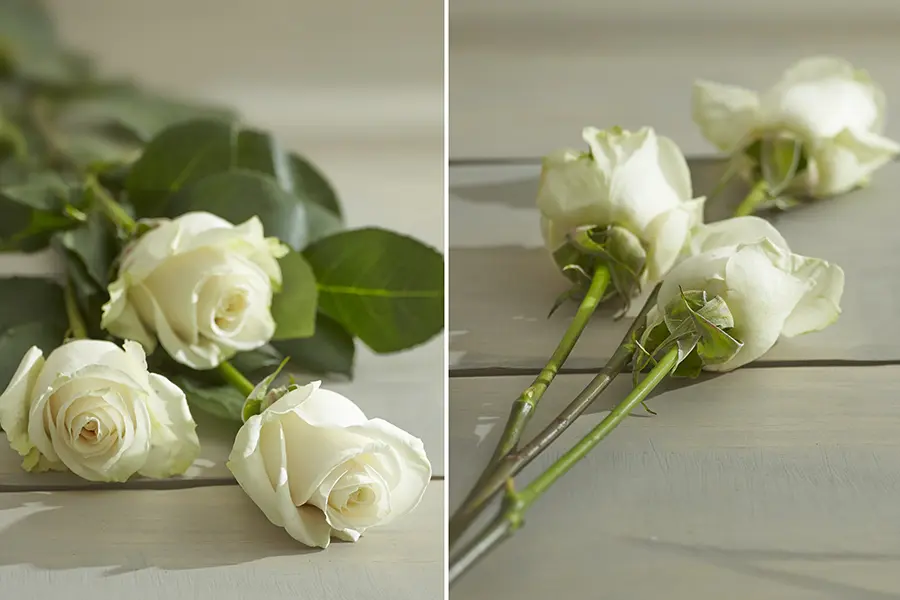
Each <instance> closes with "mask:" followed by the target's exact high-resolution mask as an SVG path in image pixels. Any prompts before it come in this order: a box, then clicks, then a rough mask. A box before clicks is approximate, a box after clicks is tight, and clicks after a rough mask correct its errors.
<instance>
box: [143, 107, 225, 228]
mask: <svg viewBox="0 0 900 600" xmlns="http://www.w3.org/2000/svg"><path fill="white" fill-rule="evenodd" d="M236 139H237V128H236V126H235V125H234V124H233V123H229V122H225V121H217V120H199V121H189V122H187V123H180V124H177V125H173V126H172V127H169V128H167V129H165V130H163V131H162V132H161V133H160V134H159V135H157V136H156V137H155V138H153V140H151V141H150V143H149V144H148V145H147V147H146V148H145V149H144V152H143V154H142V155H141V157H140V158H139V159H138V160H137V162H136V163H135V164H134V166H133V167H132V169H131V173H130V174H129V176H128V181H127V187H128V192H129V195H130V199H131V201H132V203H133V204H134V206H135V208H136V209H137V210H138V214H139V215H141V216H159V215H161V214H163V212H164V209H165V203H166V200H167V199H168V197H169V196H170V195H171V194H173V193H174V192H177V191H178V190H180V189H181V188H182V187H184V186H185V185H187V184H190V183H194V182H196V181H199V180H200V179H202V178H204V177H206V176H208V175H214V174H216V173H222V172H223V171H228V170H230V169H231V168H232V167H233V166H234V165H235V156H236V149H235V143H236Z"/></svg>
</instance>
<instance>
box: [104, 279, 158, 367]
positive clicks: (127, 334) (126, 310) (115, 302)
mask: <svg viewBox="0 0 900 600" xmlns="http://www.w3.org/2000/svg"><path fill="white" fill-rule="evenodd" d="M108 291H109V301H107V302H106V304H104V305H103V311H102V318H101V320H100V327H102V328H103V329H105V330H107V331H109V332H110V333H111V334H113V335H114V336H116V337H118V338H122V339H125V340H134V341H136V342H138V343H140V344H141V345H142V346H144V348H146V349H147V351H148V352H153V350H154V349H155V348H156V338H154V337H153V335H152V334H151V333H150V332H149V331H147V327H146V326H145V325H144V323H143V321H141V317H140V315H139V314H138V311H137V308H136V307H135V306H134V304H132V303H131V302H130V301H129V298H128V284H127V283H126V281H125V278H122V277H120V278H119V279H117V280H116V281H114V282H113V283H111V284H110V286H109V290H108Z"/></svg>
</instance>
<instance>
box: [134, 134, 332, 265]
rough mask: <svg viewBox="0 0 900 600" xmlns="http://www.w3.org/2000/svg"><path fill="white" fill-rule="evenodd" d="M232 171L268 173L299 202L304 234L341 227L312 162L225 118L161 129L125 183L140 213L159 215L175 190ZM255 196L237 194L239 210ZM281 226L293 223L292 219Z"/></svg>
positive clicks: (327, 187) (310, 236)
mask: <svg viewBox="0 0 900 600" xmlns="http://www.w3.org/2000/svg"><path fill="white" fill-rule="evenodd" d="M235 171H243V172H246V171H252V172H255V173H257V174H261V175H268V176H269V178H270V179H271V180H272V181H275V182H276V185H277V186H279V187H280V188H281V189H282V190H283V191H284V192H287V193H286V194H283V195H282V196H281V198H282V199H283V200H287V199H293V202H294V203H296V204H299V205H301V206H303V207H304V209H305V210H304V212H305V213H306V220H305V227H306V229H307V239H309V240H315V239H319V238H322V237H325V236H328V235H330V234H331V233H334V232H335V231H338V230H339V229H340V228H341V226H342V225H341V219H340V207H339V206H338V204H337V198H336V197H335V196H334V191H333V190H332V189H331V186H330V185H329V184H328V182H327V181H326V180H325V179H324V177H322V175H321V174H320V173H319V172H318V171H316V170H315V168H314V167H313V166H312V165H310V164H309V163H307V162H306V161H304V160H303V159H300V158H299V157H296V156H293V155H287V154H285V153H284V152H283V151H282V150H281V149H280V147H279V145H278V144H277V143H276V141H275V140H274V139H273V138H272V137H271V136H270V135H268V134H266V133H263V132H260V131H256V130H252V129H243V130H241V129H239V128H238V127H237V125H236V124H234V123H230V122H225V121H212V120H197V121H189V122H186V123H180V124H177V125H174V126H172V127H169V128H168V129H166V130H164V131H163V132H162V133H160V134H159V135H158V136H156V137H155V138H154V139H153V140H152V141H151V142H150V143H149V144H148V146H147V148H146V149H145V150H144V153H143V155H142V156H141V157H140V159H138V161H137V162H136V163H135V165H134V167H133V168H132V171H131V174H130V175H129V177H128V181H127V188H128V191H129V195H130V198H131V200H132V202H133V204H134V206H135V207H136V209H137V211H138V214H139V215H140V216H160V215H163V214H166V213H171V212H174V209H168V210H167V207H166V205H167V202H168V200H169V198H171V197H172V196H173V194H174V193H175V192H177V191H179V190H181V189H182V188H186V187H187V186H188V185H190V184H193V183H196V182H199V181H200V180H202V179H204V178H207V177H209V176H212V175H217V174H221V173H228V172H235ZM255 202H256V199H255V198H253V197H252V196H251V197H245V198H244V199H243V204H245V205H246V206H247V208H246V210H245V211H244V213H245V214H250V213H253V212H254V210H255V208H256V206H255ZM282 227H283V228H288V229H290V230H296V229H297V228H298V226H297V225H296V224H293V225H291V224H286V225H282ZM266 231H267V233H269V234H270V235H277V234H275V233H272V232H270V231H269V229H268V228H267V230H266ZM279 237H281V236H279ZM282 239H285V238H282ZM292 245H293V244H292ZM294 247H295V248H300V247H301V246H294Z"/></svg>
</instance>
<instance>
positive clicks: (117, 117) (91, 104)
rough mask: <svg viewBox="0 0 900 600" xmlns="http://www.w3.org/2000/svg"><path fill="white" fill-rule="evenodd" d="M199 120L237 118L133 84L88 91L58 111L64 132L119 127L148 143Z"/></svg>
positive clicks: (119, 84)
mask: <svg viewBox="0 0 900 600" xmlns="http://www.w3.org/2000/svg"><path fill="white" fill-rule="evenodd" d="M200 118H210V119H221V120H233V119H234V115H233V114H232V113H231V112H230V111H228V110H224V109H220V108H217V107H206V106H200V105H195V104H190V103H184V102H179V101H176V100H172V99H170V98H166V97H164V96H160V95H157V94H153V93H150V92H147V91H146V90H142V89H140V88H137V87H135V86H133V85H131V84H130V83H112V84H105V85H100V86H94V87H91V88H88V89H85V90H83V91H80V92H79V93H77V94H76V95H74V96H72V97H70V98H69V99H67V100H66V101H65V103H63V105H62V106H61V107H60V109H59V113H58V115H57V122H58V125H59V127H60V128H62V129H63V130H69V129H72V128H74V129H82V130H84V129H94V130H102V129H103V128H109V127H118V128H121V129H122V130H125V131H127V132H129V133H130V134H131V135H133V136H134V137H135V138H136V139H137V140H140V141H142V142H148V141H150V140H151V139H152V138H153V136H155V135H156V134H158V133H159V132H161V131H162V130H164V129H165V128H167V127H170V126H172V125H174V124H176V123H180V122H183V121H189V120H193V119H200Z"/></svg>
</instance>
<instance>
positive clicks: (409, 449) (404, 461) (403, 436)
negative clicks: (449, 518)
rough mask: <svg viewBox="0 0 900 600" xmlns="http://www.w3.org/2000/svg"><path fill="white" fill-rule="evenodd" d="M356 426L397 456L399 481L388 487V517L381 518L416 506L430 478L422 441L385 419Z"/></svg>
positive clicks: (402, 513) (403, 512)
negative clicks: (389, 505) (389, 496)
mask: <svg viewBox="0 0 900 600" xmlns="http://www.w3.org/2000/svg"><path fill="white" fill-rule="evenodd" d="M358 427H359V428H360V430H361V431H364V432H365V435H367V436H368V437H370V438H372V439H375V440H378V441H380V442H383V443H384V444H385V445H387V446H388V447H390V448H391V450H392V451H393V452H395V453H396V454H397V457H398V461H399V465H400V472H399V480H398V481H396V482H395V483H394V487H393V488H392V489H391V513H390V517H389V518H387V519H386V520H384V521H383V523H388V522H390V521H393V520H394V519H396V518H397V517H400V516H403V515H405V514H407V513H409V512H410V511H412V510H413V509H414V508H415V507H416V506H418V504H419V502H420V501H421V500H422V497H423V496H424V494H425V488H426V487H427V486H428V482H429V481H430V480H431V463H430V462H429V461H428V457H427V456H426V455H425V446H424V445H423V444H422V440H420V439H419V438H417V437H414V436H412V435H410V434H409V433H407V432H406V431H404V430H402V429H400V428H399V427H397V426H395V425H393V424H391V423H388V422H387V421H383V420H382V419H372V420H371V421H368V422H367V423H366V424H364V425H361V426H358ZM383 523H382V524H383Z"/></svg>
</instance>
